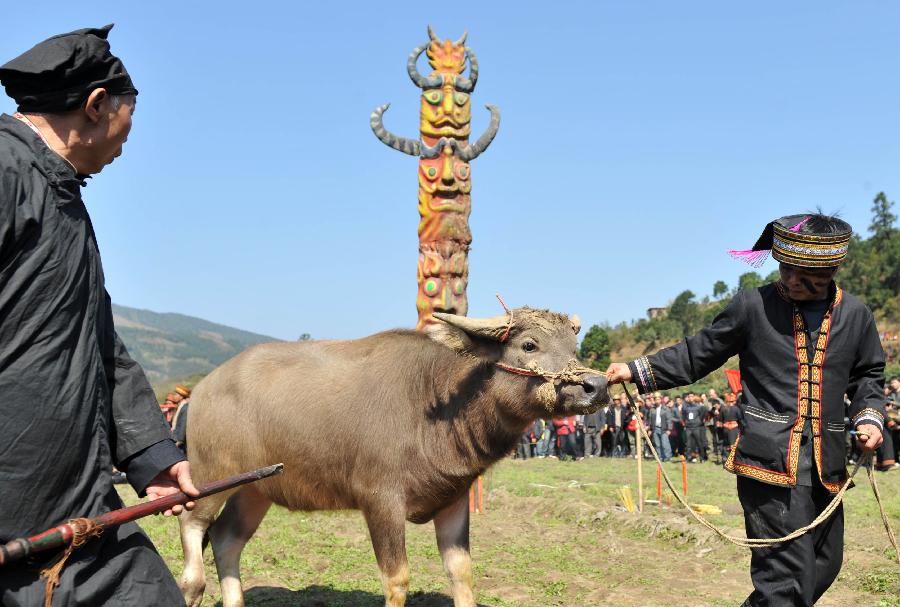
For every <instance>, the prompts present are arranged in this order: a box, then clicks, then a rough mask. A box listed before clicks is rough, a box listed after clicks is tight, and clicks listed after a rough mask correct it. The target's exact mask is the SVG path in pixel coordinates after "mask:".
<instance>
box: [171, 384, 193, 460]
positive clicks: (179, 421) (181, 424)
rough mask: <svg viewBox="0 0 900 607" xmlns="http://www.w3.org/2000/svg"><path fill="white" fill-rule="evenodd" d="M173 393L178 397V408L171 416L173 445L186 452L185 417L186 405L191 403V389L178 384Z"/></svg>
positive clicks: (186, 415)
mask: <svg viewBox="0 0 900 607" xmlns="http://www.w3.org/2000/svg"><path fill="white" fill-rule="evenodd" d="M175 394H176V396H177V397H178V401H177V402H178V409H177V410H176V411H175V416H174V417H173V418H172V435H173V436H174V437H175V445H177V446H178V448H179V449H181V450H182V451H184V452H185V453H187V418H188V405H190V404H191V390H190V388H188V387H187V386H184V385H182V384H178V385H177V386H175Z"/></svg>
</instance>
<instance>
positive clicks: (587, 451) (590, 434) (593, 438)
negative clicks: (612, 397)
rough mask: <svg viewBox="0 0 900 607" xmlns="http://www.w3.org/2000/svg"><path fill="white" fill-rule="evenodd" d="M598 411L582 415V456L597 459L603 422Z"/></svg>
mask: <svg viewBox="0 0 900 607" xmlns="http://www.w3.org/2000/svg"><path fill="white" fill-rule="evenodd" d="M601 415H602V414H601V413H600V411H595V412H594V413H585V414H584V456H585V457H599V456H600V451H601V444H600V435H601V433H602V432H603V426H604V422H605V421H606V420H605V419H604V418H603V417H601Z"/></svg>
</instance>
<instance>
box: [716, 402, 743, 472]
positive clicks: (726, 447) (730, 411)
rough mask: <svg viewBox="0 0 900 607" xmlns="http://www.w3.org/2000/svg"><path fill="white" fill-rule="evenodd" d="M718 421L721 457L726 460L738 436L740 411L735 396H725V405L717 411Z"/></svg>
mask: <svg viewBox="0 0 900 607" xmlns="http://www.w3.org/2000/svg"><path fill="white" fill-rule="evenodd" d="M719 419H720V420H721V423H722V456H723V457H724V458H727V457H728V454H729V453H730V452H731V447H732V446H733V445H734V443H735V442H737V437H738V435H739V434H740V427H741V410H740V408H739V407H738V406H737V396H736V395H734V394H732V393H728V394H726V395H725V404H724V405H722V408H721V409H720V411H719Z"/></svg>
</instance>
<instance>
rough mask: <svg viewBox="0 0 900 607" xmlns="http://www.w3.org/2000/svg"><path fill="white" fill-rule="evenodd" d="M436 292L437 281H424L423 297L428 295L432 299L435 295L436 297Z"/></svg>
mask: <svg viewBox="0 0 900 607" xmlns="http://www.w3.org/2000/svg"><path fill="white" fill-rule="evenodd" d="M437 292H438V286H437V281H435V280H426V281H425V295H428V296H429V297H434V296H435V295H437Z"/></svg>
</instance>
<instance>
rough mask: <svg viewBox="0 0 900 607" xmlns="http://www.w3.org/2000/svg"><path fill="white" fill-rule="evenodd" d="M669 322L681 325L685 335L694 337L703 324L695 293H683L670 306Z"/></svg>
mask: <svg viewBox="0 0 900 607" xmlns="http://www.w3.org/2000/svg"><path fill="white" fill-rule="evenodd" d="M668 318H669V320H672V321H674V322H676V323H678V324H679V325H681V330H682V332H683V333H684V335H692V334H693V333H695V332H696V331H697V329H699V328H700V325H701V323H702V322H703V318H702V315H701V313H700V306H698V305H697V302H696V301H694V293H693V291H682V292H681V293H680V294H679V295H678V297H676V298H675V301H673V302H672V305H671V306H669V315H668Z"/></svg>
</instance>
